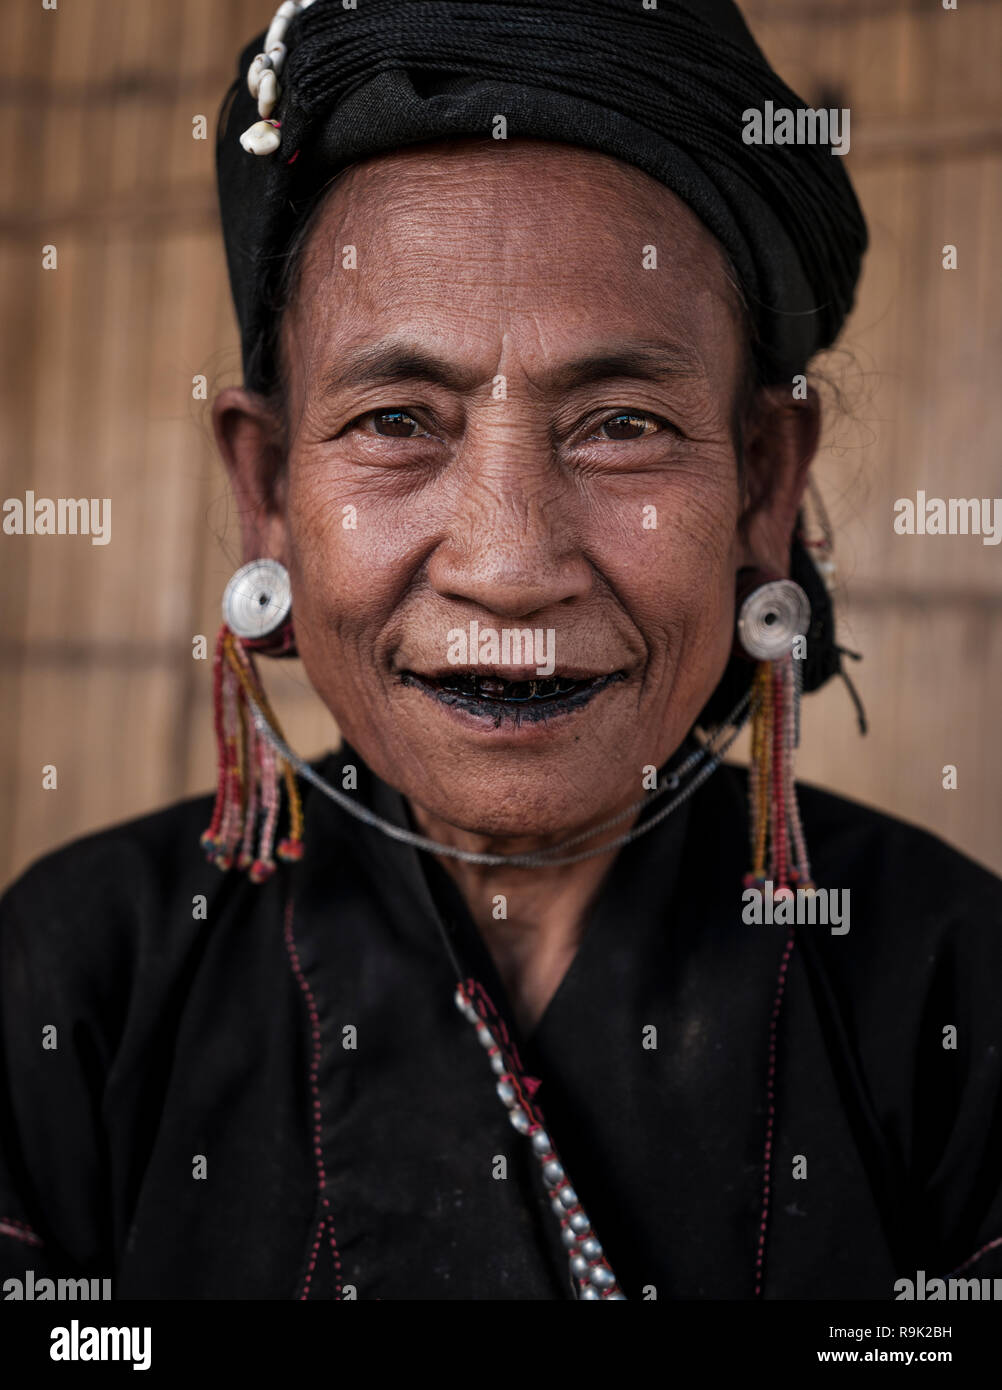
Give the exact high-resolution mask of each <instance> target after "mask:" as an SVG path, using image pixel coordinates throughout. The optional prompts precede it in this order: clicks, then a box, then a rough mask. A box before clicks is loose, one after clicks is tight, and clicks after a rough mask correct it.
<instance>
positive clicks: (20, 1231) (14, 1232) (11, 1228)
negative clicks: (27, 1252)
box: [0, 1216, 45, 1245]
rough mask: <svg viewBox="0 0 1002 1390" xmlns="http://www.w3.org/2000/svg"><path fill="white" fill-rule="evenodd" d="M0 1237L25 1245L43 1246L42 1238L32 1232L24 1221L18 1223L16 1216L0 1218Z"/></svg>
mask: <svg viewBox="0 0 1002 1390" xmlns="http://www.w3.org/2000/svg"><path fill="white" fill-rule="evenodd" d="M0 1236H10V1237H11V1239H12V1240H23V1241H24V1243H25V1244H26V1245H44V1244H45V1242H44V1241H43V1240H42V1237H41V1236H40V1235H38V1234H37V1233H36V1232H35V1231H33V1230H32V1229H31V1227H30V1226H29V1225H28V1223H27V1222H26V1221H18V1219H17V1217H16V1216H0Z"/></svg>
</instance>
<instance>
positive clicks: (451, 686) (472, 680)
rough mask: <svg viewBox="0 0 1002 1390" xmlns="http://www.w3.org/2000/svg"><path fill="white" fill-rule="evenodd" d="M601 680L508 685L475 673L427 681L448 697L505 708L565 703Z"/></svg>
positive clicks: (560, 678)
mask: <svg viewBox="0 0 1002 1390" xmlns="http://www.w3.org/2000/svg"><path fill="white" fill-rule="evenodd" d="M598 679H600V678H599V677H593V678H592V679H589V680H569V679H567V678H566V677H564V676H550V677H540V678H539V679H537V680H531V681H508V680H503V679H502V678H501V677H500V676H480V675H477V674H476V673H470V674H465V673H464V674H459V673H457V674H456V675H454V676H453V675H449V676H442V677H439V678H438V679H437V680H426V681H425V683H426V684H427V685H430V686H432V687H433V688H434V689H437V690H441V691H442V692H443V693H445V694H449V695H462V696H465V697H466V698H467V699H469V700H481V701H485V702H489V703H496V704H503V705H517V704H528V703H542V702H543V701H546V700H559V699H565V698H566V697H567V696H568V695H574V694H576V693H577V692H578V691H580V690H585V689H587V688H588V686H590V685H594V684H595V681H596V680H598Z"/></svg>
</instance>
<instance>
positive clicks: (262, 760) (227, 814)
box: [202, 623, 303, 883]
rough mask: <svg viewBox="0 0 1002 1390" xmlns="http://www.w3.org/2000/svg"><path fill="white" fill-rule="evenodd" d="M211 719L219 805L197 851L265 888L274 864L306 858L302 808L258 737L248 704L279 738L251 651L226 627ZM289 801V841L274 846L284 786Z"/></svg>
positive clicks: (280, 764)
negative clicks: (304, 856) (246, 871)
mask: <svg viewBox="0 0 1002 1390" xmlns="http://www.w3.org/2000/svg"><path fill="white" fill-rule="evenodd" d="M212 698H213V713H214V715H215V727H216V756H217V768H218V781H217V789H216V803H215V806H214V808H213V812H212V820H211V822H210V824H209V828H208V829H207V830H206V831H205V833H204V834H203V835H202V848H203V849H204V850H205V852H206V855H207V857H208V859H209V862H210V863H213V864H216V865H217V866H218V867H219V868H220V869H224V870H226V869H230V868H232V867H233V865H234V864H236V866H237V867H238V868H240V869H246V870H248V871H249V877H250V879H251V882H252V883H263V882H264V881H265V879H267V878H269V877H270V876H271V875H272V874H273V873H274V872H275V868H276V862H275V861H276V857H277V858H278V859H282V860H287V861H295V860H298V859H301V858H302V856H303V809H302V803H301V801H300V798H299V789H298V787H297V785H296V779H295V774H294V773H293V770H292V768H291V767H290V766H289V765H288V763H286V762H285V761H284V760H280V759H279V758H278V756H277V755H276V753H275V751H274V749H273V748H272V746H271V744H270V743H268V742H267V740H266V739H264V738H262V737H261V735H260V734H259V733H258V730H257V725H256V724H255V721H254V715H253V712H252V709H251V706H250V701H251V700H253V702H254V704H255V705H256V706H257V708H258V709H259V710H260V711H261V715H262V717H263V718H264V719H265V720H266V721H267V723H268V724H269V726H270V727H271V729H272V730H273V731H274V732H275V733H276V734H277V735H278V736H279V738H281V739H283V741H284V735H283V734H282V729H281V726H280V724H279V722H278V720H277V718H276V717H275V713H274V711H273V710H272V708H271V705H270V704H269V702H268V697H267V695H266V694H265V693H264V688H263V686H262V685H261V681H260V678H259V676H258V673H257V669H256V667H255V665H254V657H253V653H252V651H251V650H250V649H249V644H247V643H245V642H244V641H243V640H242V639H241V638H239V637H237V636H236V635H235V634H234V633H233V632H231V630H230V628H229V627H228V626H227V625H226V624H225V623H224V624H223V626H222V627H221V628H220V630H219V636H218V638H217V639H216V653H215V660H214V665H213V697H212ZM283 780H284V782H285V787H286V799H287V802H288V815H289V828H288V834H287V835H286V837H285V838H284V839H282V840H281V841H279V844H278V846H277V849H276V847H275V837H276V833H277V829H278V822H279V816H280V814H281V782H282V781H283Z"/></svg>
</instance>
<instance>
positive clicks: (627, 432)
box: [598, 410, 662, 440]
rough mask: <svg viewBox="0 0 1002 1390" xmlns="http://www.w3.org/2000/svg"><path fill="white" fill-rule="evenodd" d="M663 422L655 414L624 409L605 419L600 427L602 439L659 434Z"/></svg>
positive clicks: (633, 437) (635, 437)
mask: <svg viewBox="0 0 1002 1390" xmlns="http://www.w3.org/2000/svg"><path fill="white" fill-rule="evenodd" d="M661 429H662V424H661V422H660V421H659V420H657V419H656V418H655V417H654V416H653V415H637V414H634V413H633V411H628V410H624V411H621V412H620V413H619V414H618V415H613V416H611V417H610V419H608V420H605V421H603V422H602V424H601V425H600V426H599V428H598V434H599V437H600V438H601V439H616V440H622V439H627V440H628V439H643V437H644V436H645V435H648V434H658V433H660V431H661Z"/></svg>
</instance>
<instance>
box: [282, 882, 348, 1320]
mask: <svg viewBox="0 0 1002 1390" xmlns="http://www.w3.org/2000/svg"><path fill="white" fill-rule="evenodd" d="M293 911H294V905H293V900H292V894H291V893H290V894H289V898H288V901H287V902H286V904H285V932H284V936H285V945H286V949H287V951H288V953H289V960H290V962H291V964H292V973H293V975H294V976H295V978H296V981H297V982H298V984H299V988H300V989H301V990H302V992H303V998H304V999H305V1000H306V1011H307V1013H308V1014H309V1018H310V1036H311V1038H312V1039H313V1056H312V1058H311V1060H310V1074H309V1085H310V1094H311V1095H312V1097H313V1157H314V1161H315V1162H316V1165H317V1194H318V1196H319V1197H320V1204H321V1206H322V1207H323V1209H324V1212H323V1215H322V1216H321V1217H320V1221H319V1223H318V1225H317V1230H316V1235H315V1236H314V1239H313V1248H312V1250H311V1251H310V1262H309V1265H308V1266H307V1269H306V1277H305V1279H304V1280H303V1288H302V1292H301V1293H300V1295H299V1298H300V1301H302V1300H303V1299H307V1298H309V1296H310V1282H311V1280H312V1279H313V1271H314V1270H315V1268H316V1264H317V1251H318V1250H319V1249H320V1240H321V1237H322V1236H323V1233H324V1227H325V1226H329V1228H330V1235H329V1240H330V1247H331V1254H332V1255H333V1257H334V1272H335V1280H336V1283H335V1292H334V1297H335V1299H340V1297H341V1256H340V1255H339V1254H338V1248H337V1236H336V1234H335V1231H334V1222H333V1219H332V1218H331V1211H330V1202H329V1201H328V1198H327V1190H326V1189H327V1174H326V1171H325V1170H324V1154H323V1147H322V1145H321V1133H322V1128H323V1126H322V1115H321V1108H320V1088H319V1086H318V1085H317V1074H318V1072H319V1069H320V1015H319V1014H318V1013H317V1005H316V1000H315V999H314V998H313V991H312V990H311V989H310V987H309V985H308V984H307V981H306V976H305V975H304V974H303V968H302V966H301V965H300V963H299V952H298V951H297V950H296V941H295V937H294V935H293V931H292V919H293Z"/></svg>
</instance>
